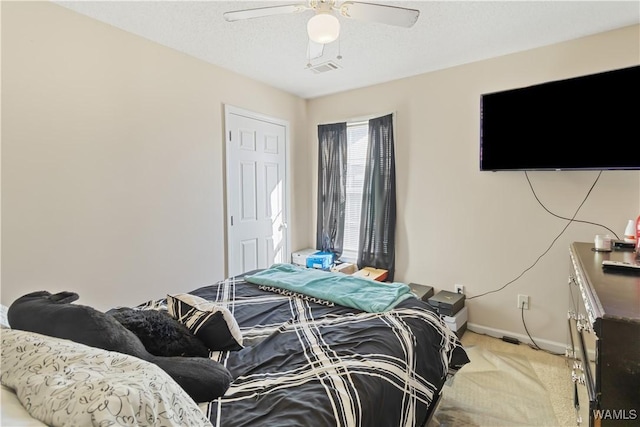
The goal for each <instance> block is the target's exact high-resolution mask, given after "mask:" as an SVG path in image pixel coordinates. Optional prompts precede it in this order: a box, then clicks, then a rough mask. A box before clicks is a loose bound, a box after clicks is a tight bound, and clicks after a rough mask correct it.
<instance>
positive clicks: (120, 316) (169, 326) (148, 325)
mask: <svg viewBox="0 0 640 427" xmlns="http://www.w3.org/2000/svg"><path fill="white" fill-rule="evenodd" d="M107 314H109V315H111V316H113V317H114V318H115V319H116V320H117V321H118V322H120V323H121V324H122V325H123V326H124V327H125V328H127V329H128V330H130V331H131V332H133V333H134V334H135V335H136V336H137V337H138V338H139V339H140V341H142V343H143V344H144V346H145V348H146V349H147V351H148V352H149V353H151V354H153V355H156V356H170V357H171V356H189V357H209V349H208V348H207V346H206V345H205V344H204V343H203V342H202V341H201V340H200V339H199V338H198V337H196V336H195V335H194V334H193V333H192V332H191V331H190V330H189V328H187V327H186V326H185V325H183V324H182V323H180V322H178V321H177V320H176V319H174V318H173V317H171V316H170V315H169V313H167V312H166V311H157V310H136V309H133V308H128V307H123V308H115V309H112V310H109V311H107Z"/></svg>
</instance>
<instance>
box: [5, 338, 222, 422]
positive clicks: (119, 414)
mask: <svg viewBox="0 0 640 427" xmlns="http://www.w3.org/2000/svg"><path fill="white" fill-rule="evenodd" d="M1 341H2V359H1V364H0V369H1V373H0V381H1V382H2V384H3V385H5V386H7V387H9V388H12V389H14V390H15V392H16V395H17V396H18V399H19V400H20V402H21V403H22V405H23V406H24V407H25V408H26V410H27V411H28V412H29V414H30V415H31V416H32V417H34V418H36V419H38V420H40V421H42V422H43V423H45V424H47V425H50V426H54V427H57V426H70V425H75V426H98V425H100V426H102V425H129V426H132V425H136V426H157V425H162V426H185V425H188V426H211V423H210V422H209V420H208V419H207V418H206V416H205V415H204V413H203V412H202V411H201V410H200V408H199V407H198V405H197V404H196V403H195V402H194V401H193V399H191V397H190V396H189V395H188V394H187V393H186V392H185V391H184V390H183V389H182V388H181V387H180V386H179V385H178V384H177V383H176V382H175V381H174V380H173V379H172V378H171V377H170V376H169V375H168V374H167V373H166V372H164V371H163V370H162V369H161V368H159V367H158V366H156V365H154V364H152V363H149V362H145V361H144V360H141V359H138V358H136V357H133V356H129V355H126V354H122V353H116V352H110V351H106V350H102V349H99V348H95V347H89V346H86V345H83V344H79V343H76V342H73V341H69V340H63V339H59V338H54V337H49V336H46V335H40V334H36V333H33V332H27V331H21V330H17V329H4V330H3V331H2V335H1Z"/></svg>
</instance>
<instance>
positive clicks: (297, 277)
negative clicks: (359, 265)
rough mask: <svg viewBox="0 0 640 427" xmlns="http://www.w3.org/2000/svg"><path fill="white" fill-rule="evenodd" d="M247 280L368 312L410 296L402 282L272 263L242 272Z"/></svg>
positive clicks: (378, 309)
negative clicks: (262, 268)
mask: <svg viewBox="0 0 640 427" xmlns="http://www.w3.org/2000/svg"><path fill="white" fill-rule="evenodd" d="M245 280H246V281H247V282H250V283H254V284H257V285H264V286H273V287H275V288H280V289H286V290H288V291H291V292H297V293H300V294H304V295H308V296H311V297H314V298H319V299H323V300H326V301H331V302H333V303H335V304H340V305H344V306H347V307H351V308H356V309H359V310H362V311H367V312H369V313H381V312H384V311H388V310H390V309H392V308H393V307H395V306H396V305H397V304H398V303H399V302H400V301H403V300H405V299H407V298H410V297H412V296H413V294H412V293H411V290H410V288H409V286H407V285H405V284H404V283H398V282H393V283H383V282H376V281H373V280H370V279H364V278H361V277H354V276H349V275H346V274H343V273H333V272H328V271H322V270H313V269H307V268H303V267H298V266H296V265H293V264H274V265H273V266H271V268H268V269H266V270H262V271H260V272H258V273H256V274H252V275H247V276H245Z"/></svg>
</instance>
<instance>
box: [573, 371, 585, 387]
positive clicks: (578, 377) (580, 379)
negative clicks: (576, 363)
mask: <svg viewBox="0 0 640 427" xmlns="http://www.w3.org/2000/svg"><path fill="white" fill-rule="evenodd" d="M571 381H573V382H574V383H577V384H582V385H586V381H585V377H584V374H577V373H576V371H575V370H572V371H571Z"/></svg>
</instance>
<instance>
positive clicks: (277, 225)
mask: <svg viewBox="0 0 640 427" xmlns="http://www.w3.org/2000/svg"><path fill="white" fill-rule="evenodd" d="M225 126H226V132H225V133H226V138H227V266H228V272H227V273H228V276H235V275H237V274H241V273H244V272H247V271H250V270H254V269H257V268H268V267H269V266H271V265H272V264H274V263H280V262H287V260H288V259H289V256H290V255H289V249H288V243H287V242H288V239H289V236H288V234H287V218H288V200H287V193H288V191H287V182H286V178H287V164H286V163H287V155H286V149H287V135H288V124H287V123H286V122H282V121H279V120H277V119H273V118H270V117H265V116H262V115H259V114H255V113H252V112H249V111H245V110H242V109H239V108H235V107H231V106H225Z"/></svg>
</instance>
